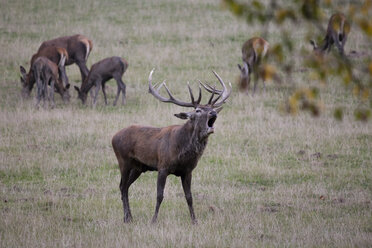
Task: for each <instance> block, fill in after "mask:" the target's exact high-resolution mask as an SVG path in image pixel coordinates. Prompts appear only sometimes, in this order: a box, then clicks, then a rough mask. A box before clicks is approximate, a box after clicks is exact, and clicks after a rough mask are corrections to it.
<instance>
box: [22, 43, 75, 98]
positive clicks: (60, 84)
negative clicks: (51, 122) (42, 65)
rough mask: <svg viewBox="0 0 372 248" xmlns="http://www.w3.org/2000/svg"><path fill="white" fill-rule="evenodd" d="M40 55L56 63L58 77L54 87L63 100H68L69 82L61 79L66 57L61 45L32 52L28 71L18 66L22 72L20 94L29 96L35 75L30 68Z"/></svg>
mask: <svg viewBox="0 0 372 248" xmlns="http://www.w3.org/2000/svg"><path fill="white" fill-rule="evenodd" d="M40 57H45V58H47V59H48V60H50V61H51V62H53V63H54V64H56V65H58V71H59V78H58V80H57V81H56V83H55V87H56V89H57V92H58V93H59V94H60V95H61V97H62V99H63V100H64V101H68V100H69V99H70V95H69V92H68V88H69V84H68V82H66V81H64V80H63V79H64V77H65V75H66V71H65V64H64V63H65V61H66V60H67V59H68V54H67V51H66V49H64V48H62V47H54V46H51V47H46V48H44V49H42V50H40V51H39V52H38V53H36V54H34V55H33V56H32V58H31V61H30V69H29V72H28V73H26V70H25V68H24V67H23V66H20V71H21V74H22V77H21V82H22V85H23V89H22V95H23V96H29V95H30V93H31V91H32V89H33V87H34V84H35V76H34V72H33V69H32V68H33V64H34V62H35V60H36V59H37V58H40Z"/></svg>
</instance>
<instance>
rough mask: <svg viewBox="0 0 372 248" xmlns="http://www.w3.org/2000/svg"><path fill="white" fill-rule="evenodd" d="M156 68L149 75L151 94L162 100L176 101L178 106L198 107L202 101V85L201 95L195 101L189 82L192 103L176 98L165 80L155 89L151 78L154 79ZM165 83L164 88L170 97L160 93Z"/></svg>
mask: <svg viewBox="0 0 372 248" xmlns="http://www.w3.org/2000/svg"><path fill="white" fill-rule="evenodd" d="M154 70H155V69H152V71H151V72H150V75H149V93H151V95H153V96H154V97H155V98H157V99H158V100H160V101H162V102H170V103H174V104H176V105H178V106H182V107H193V108H196V107H197V106H198V105H199V103H200V101H201V89H200V86H199V96H198V99H197V100H196V101H195V100H194V95H193V94H192V90H191V88H190V85H189V84H187V87H188V89H189V93H190V98H191V103H189V102H182V101H180V100H177V99H176V98H174V97H173V95H172V94H171V92H170V91H169V89H168V87H167V85H166V84H165V82H163V83H161V84H160V85H159V87H158V89H155V86H156V85H155V86H152V83H151V80H152V73H153V72H154ZM163 85H164V88H165V89H166V91H167V93H168V95H169V98H165V97H163V96H161V95H160V94H159V90H160V88H161V87H163Z"/></svg>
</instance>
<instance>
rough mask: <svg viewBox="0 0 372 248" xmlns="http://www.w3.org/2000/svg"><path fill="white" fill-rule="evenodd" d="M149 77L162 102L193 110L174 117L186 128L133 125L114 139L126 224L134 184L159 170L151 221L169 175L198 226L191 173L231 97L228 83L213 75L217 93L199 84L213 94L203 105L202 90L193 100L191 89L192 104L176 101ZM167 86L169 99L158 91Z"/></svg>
mask: <svg viewBox="0 0 372 248" xmlns="http://www.w3.org/2000/svg"><path fill="white" fill-rule="evenodd" d="M153 72H154V70H152V71H151V72H150V75H149V92H150V93H151V94H152V95H153V96H154V97H155V98H156V99H158V100H160V101H162V102H168V103H173V104H176V105H178V106H182V107H189V108H193V109H194V110H193V111H190V112H182V113H179V114H175V116H176V117H178V118H181V119H187V120H188V121H187V122H186V123H184V124H183V125H173V126H168V127H163V128H157V127H148V126H137V125H133V126H130V127H128V128H124V129H122V130H121V131H119V132H118V133H116V134H115V135H114V137H113V138H112V147H113V149H114V152H115V155H116V157H117V159H118V162H119V168H120V173H121V181H120V191H121V199H122V202H123V209H124V222H125V223H127V222H130V221H131V220H132V214H131V211H130V207H129V201H128V189H129V187H130V186H131V184H132V183H133V182H134V181H136V179H137V178H138V177H139V176H140V175H141V173H143V172H146V171H158V178H157V198H156V207H155V214H154V216H153V218H152V222H153V223H155V222H156V221H157V217H158V212H159V208H160V204H161V203H162V201H163V192H164V187H165V183H166V179H167V177H168V175H170V174H173V175H176V176H178V177H181V182H182V187H183V190H184V193H185V197H186V201H187V204H188V208H189V212H190V216H191V220H192V223H194V224H196V223H197V221H196V218H195V213H194V209H193V200H192V194H191V179H192V171H193V169H194V168H195V167H196V165H197V164H198V160H199V159H200V157H201V156H202V154H203V151H204V149H205V147H206V145H207V142H208V137H209V135H210V134H212V133H213V132H214V126H213V125H214V123H215V121H216V119H217V114H218V112H220V111H221V109H222V105H223V104H224V102H225V101H226V99H227V98H228V97H229V96H230V93H231V85H230V89H229V90H228V89H227V88H226V86H225V83H224V82H223V81H222V79H221V78H220V77H219V76H218V74H217V73H215V72H213V73H214V74H215V76H216V77H217V79H218V81H219V82H220V84H221V85H222V87H223V90H215V88H212V87H210V86H208V85H205V84H203V83H202V82H200V84H201V85H202V86H203V87H204V88H205V89H206V90H207V91H209V92H210V93H211V96H210V98H209V101H208V103H207V104H204V105H203V104H201V103H200V102H201V97H202V95H201V88H200V86H199V96H198V99H196V100H195V99H194V96H193V93H192V90H191V88H190V86H188V89H189V93H190V98H191V102H183V101H180V100H177V99H176V98H175V97H173V95H172V94H171V93H170V91H169V89H168V87H167V86H166V85H165V83H164V82H163V83H162V84H161V85H160V86H159V87H158V88H156V86H153V85H152V82H151V81H152V74H153ZM162 86H164V87H165V89H166V91H167V93H168V95H169V98H166V97H163V96H161V95H160V93H159V90H160V88H161V87H162Z"/></svg>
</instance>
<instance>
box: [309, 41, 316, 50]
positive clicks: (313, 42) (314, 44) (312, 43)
mask: <svg viewBox="0 0 372 248" xmlns="http://www.w3.org/2000/svg"><path fill="white" fill-rule="evenodd" d="M310 44H311V45H312V46H313V48H314V49H316V48H317V47H318V46H317V44H316V43H315V41H314V40H310Z"/></svg>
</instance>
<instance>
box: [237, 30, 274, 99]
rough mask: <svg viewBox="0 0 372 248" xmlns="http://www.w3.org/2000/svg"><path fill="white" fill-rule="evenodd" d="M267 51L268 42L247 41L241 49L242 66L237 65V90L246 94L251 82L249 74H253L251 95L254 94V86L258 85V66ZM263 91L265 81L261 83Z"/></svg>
mask: <svg viewBox="0 0 372 248" xmlns="http://www.w3.org/2000/svg"><path fill="white" fill-rule="evenodd" d="M268 49H269V42H267V41H266V40H264V39H262V38H260V37H254V38H252V39H249V40H247V41H246V42H245V43H244V44H243V47H242V59H243V66H241V65H239V64H238V68H239V70H240V80H239V88H240V90H241V91H245V92H246V93H248V90H249V87H250V82H251V74H252V72H253V73H254V87H253V93H252V95H254V93H255V92H256V86H257V83H258V79H259V75H258V71H259V66H260V63H261V60H262V59H263V58H264V57H265V55H266V53H267V50H268ZM263 85H264V89H266V86H265V81H263Z"/></svg>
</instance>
